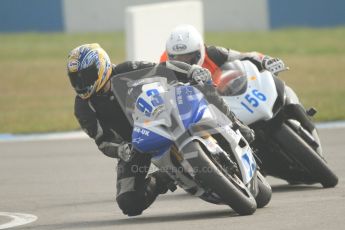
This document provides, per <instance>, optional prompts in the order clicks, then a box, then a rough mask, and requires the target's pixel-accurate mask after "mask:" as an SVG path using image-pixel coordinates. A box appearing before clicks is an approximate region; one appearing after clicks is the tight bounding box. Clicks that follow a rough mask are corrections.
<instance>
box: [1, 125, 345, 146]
mask: <svg viewBox="0 0 345 230" xmlns="http://www.w3.org/2000/svg"><path fill="white" fill-rule="evenodd" d="M316 127H317V128H318V129H344V128H345V121H334V122H322V123H316ZM88 138H89V137H88V136H87V135H86V134H85V133H84V132H83V131H75V132H65V133H46V134H25V135H24V134H23V135H20V134H0V143H1V142H24V141H54V140H75V139H88Z"/></svg>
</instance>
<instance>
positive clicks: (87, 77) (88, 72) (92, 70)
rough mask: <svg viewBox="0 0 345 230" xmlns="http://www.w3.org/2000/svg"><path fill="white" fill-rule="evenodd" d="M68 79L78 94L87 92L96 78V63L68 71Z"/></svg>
mask: <svg viewBox="0 0 345 230" xmlns="http://www.w3.org/2000/svg"><path fill="white" fill-rule="evenodd" d="M68 76H69V80H70V81H71V84H72V86H73V88H74V89H75V91H76V92H77V94H78V95H83V94H86V93H89V91H90V90H91V89H92V86H93V85H94V84H95V82H96V81H97V79H98V69H97V67H96V65H95V64H94V65H91V66H89V67H87V68H86V69H83V70H79V71H78V72H74V73H71V72H70V73H69V74H68Z"/></svg>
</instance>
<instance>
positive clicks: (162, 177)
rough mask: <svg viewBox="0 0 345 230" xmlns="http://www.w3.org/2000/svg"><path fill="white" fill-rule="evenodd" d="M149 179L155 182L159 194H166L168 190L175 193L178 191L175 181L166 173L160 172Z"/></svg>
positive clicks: (150, 175) (152, 174)
mask: <svg viewBox="0 0 345 230" xmlns="http://www.w3.org/2000/svg"><path fill="white" fill-rule="evenodd" d="M148 177H149V178H151V180H153V181H154V184H155V185H154V186H155V188H154V190H155V192H156V193H157V194H165V193H167V192H168V190H170V191H171V192H173V191H175V190H176V189H177V187H176V185H175V183H174V180H173V179H171V178H170V176H169V175H168V174H167V173H165V172H162V171H159V170H158V171H155V172H153V173H151V174H149V175H148Z"/></svg>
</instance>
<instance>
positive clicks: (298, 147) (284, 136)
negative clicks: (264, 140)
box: [275, 124, 338, 188]
mask: <svg viewBox="0 0 345 230" xmlns="http://www.w3.org/2000/svg"><path fill="white" fill-rule="evenodd" d="M275 138H276V140H277V141H278V142H279V144H280V145H281V146H282V148H283V150H284V151H286V153H287V154H288V155H289V156H291V157H292V158H293V159H295V160H296V161H297V162H298V163H299V164H300V165H302V167H303V168H304V169H305V170H306V171H307V173H309V174H310V176H311V177H312V179H313V180H314V181H315V182H319V183H321V184H322V186H323V187H325V188H330V187H334V186H336V185H337V184H338V177H337V176H336V175H335V174H334V173H333V172H332V170H331V169H330V168H329V167H328V165H327V164H326V162H325V161H324V159H323V158H322V157H321V156H319V155H318V154H317V153H316V152H315V150H314V149H313V148H311V147H310V146H309V145H308V144H307V143H306V142H305V141H304V140H303V139H302V138H301V137H300V136H299V135H298V134H297V133H296V132H295V131H294V130H293V129H291V128H290V127H289V126H288V125H286V124H283V125H282V127H281V129H280V130H278V131H277V132H276V134H275Z"/></svg>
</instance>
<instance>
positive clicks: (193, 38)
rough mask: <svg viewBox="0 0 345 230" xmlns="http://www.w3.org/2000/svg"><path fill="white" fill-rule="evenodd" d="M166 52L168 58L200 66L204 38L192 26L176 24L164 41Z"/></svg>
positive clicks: (202, 60) (203, 51) (202, 57)
mask: <svg viewBox="0 0 345 230" xmlns="http://www.w3.org/2000/svg"><path fill="white" fill-rule="evenodd" d="M166 53H167V56H168V60H175V61H182V62H185V63H188V64H190V65H193V64H196V65H199V66H201V65H202V64H203V62H204V59H205V45H204V40H203V38H202V36H201V34H200V33H199V32H198V31H197V30H196V29H195V28H194V27H193V26H191V25H180V26H177V27H176V28H175V29H173V31H172V32H171V34H170V36H169V38H168V40H167V42H166Z"/></svg>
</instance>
